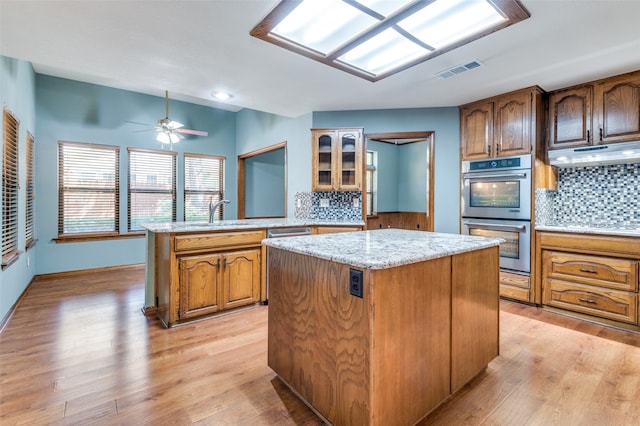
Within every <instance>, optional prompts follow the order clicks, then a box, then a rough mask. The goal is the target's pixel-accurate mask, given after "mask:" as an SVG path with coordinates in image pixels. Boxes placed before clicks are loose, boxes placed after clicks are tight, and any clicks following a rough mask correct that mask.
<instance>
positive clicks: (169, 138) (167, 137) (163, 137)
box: [156, 131, 180, 143]
mask: <svg viewBox="0 0 640 426" xmlns="http://www.w3.org/2000/svg"><path fill="white" fill-rule="evenodd" d="M156 139H157V140H158V141H159V142H162V143H176V142H178V141H179V140H180V137H179V136H178V135H176V134H175V133H172V132H167V131H164V132H160V133H158V137H157V138H156Z"/></svg>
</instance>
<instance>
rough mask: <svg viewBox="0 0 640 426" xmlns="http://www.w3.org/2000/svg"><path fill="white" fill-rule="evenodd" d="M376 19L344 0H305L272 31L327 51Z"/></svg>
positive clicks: (350, 37) (302, 43)
mask: <svg viewBox="0 0 640 426" xmlns="http://www.w3.org/2000/svg"><path fill="white" fill-rule="evenodd" d="M377 22H378V19H376V18H374V17H372V16H369V15H367V14H365V13H363V12H362V11H360V10H358V9H356V8H355V7H353V6H351V5H349V4H348V3H345V2H343V1H342V0H306V1H304V2H303V3H302V4H300V6H298V7H297V8H295V9H294V10H293V12H291V14H289V16H287V17H286V18H285V19H283V20H282V22H280V24H278V25H277V26H276V27H275V28H274V29H273V31H272V33H273V34H276V35H278V36H281V37H284V38H286V39H288V40H291V41H293V42H294V43H298V44H300V45H302V46H306V47H309V48H311V49H313V50H315V51H318V52H320V53H324V54H327V53H329V52H331V51H333V50H334V49H336V48H337V47H339V46H340V45H342V44H343V43H345V42H347V41H348V40H350V39H352V38H353V37H355V36H356V35H357V34H358V33H360V32H362V31H364V30H365V29H366V28H367V27H370V26H372V25H373V24H375V23H377Z"/></svg>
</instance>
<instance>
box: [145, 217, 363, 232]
mask: <svg viewBox="0 0 640 426" xmlns="http://www.w3.org/2000/svg"><path fill="white" fill-rule="evenodd" d="M298 226H364V221H362V220H327V219H287V218H276V219H230V220H216V221H214V222H213V223H208V222H159V223H145V224H143V225H142V227H143V228H145V229H147V230H149V231H151V232H156V233H173V232H175V233H185V232H202V231H232V230H243V229H268V228H289V227H298Z"/></svg>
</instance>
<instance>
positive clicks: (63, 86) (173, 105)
mask: <svg viewBox="0 0 640 426" xmlns="http://www.w3.org/2000/svg"><path fill="white" fill-rule="evenodd" d="M36 105H37V107H36V113H37V118H38V119H37V135H38V137H37V142H36V158H37V164H38V166H37V173H36V194H37V197H38V202H37V206H36V228H37V232H38V238H39V242H38V244H37V246H36V248H37V255H38V264H37V270H36V272H37V273H38V274H46V273H54V272H61V271H72V270H82V269H90V268H101V267H107V266H114V265H123V264H133V263H140V262H144V260H145V242H144V239H143V238H125V239H118V240H103V241H93V242H78V243H55V242H54V241H53V239H54V238H56V237H57V235H58V229H57V220H58V218H57V208H58V200H57V194H58V190H57V147H58V141H59V140H64V141H74V142H89V143H94V144H107V145H117V146H120V147H121V149H120V232H121V233H126V232H127V170H128V152H127V148H128V147H132V148H145V149H154V150H161V149H168V148H166V147H164V148H163V147H162V144H161V143H160V142H158V141H156V140H155V134H154V133H144V132H143V133H134V131H136V130H140V129H142V128H144V127H142V126H138V125H134V124H130V123H126V121H127V120H129V121H136V122H140V123H149V124H155V123H156V122H157V120H158V119H159V118H163V117H164V116H165V103H164V98H163V97H155V96H149V95H143V94H139V93H134V92H128V91H124V90H117V89H111V88H108V87H104V86H98V85H94V84H86V83H81V82H77V81H72V80H66V79H61V78H56V77H50V76H45V75H40V74H39V75H37V77H36ZM169 117H170V118H172V119H174V120H176V121H179V122H181V123H183V124H184V125H185V127H187V128H192V129H198V130H205V131H207V132H209V136H206V137H198V136H190V137H187V138H185V139H183V140H181V141H180V142H178V143H177V144H174V145H173V150H174V151H176V152H178V158H177V178H178V179H177V189H178V197H177V218H178V220H182V219H183V218H184V203H183V197H182V195H181V194H182V191H183V189H184V181H183V170H184V157H183V154H184V153H185V152H189V153H201V154H212V155H222V156H225V157H226V159H227V160H226V161H225V197H227V198H228V199H229V200H231V204H230V205H228V206H226V208H225V217H226V218H228V219H232V218H235V217H236V213H237V208H236V206H237V187H236V176H237V171H236V165H237V161H236V151H235V138H236V135H235V130H236V125H235V113H232V112H228V111H223V110H218V109H213V108H208V107H204V106H199V105H193V104H188V103H184V102H178V101H171V100H170V101H169Z"/></svg>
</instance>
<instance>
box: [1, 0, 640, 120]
mask: <svg viewBox="0 0 640 426" xmlns="http://www.w3.org/2000/svg"><path fill="white" fill-rule="evenodd" d="M277 2H278V1H277V0H214V1H211V0H209V1H204V0H199V1H185V0H181V1H179V0H164V1H152V0H144V1H133V0H132V1H113V0H100V1H98V0H89V1H87V0H85V1H58V0H49V1H33V0H0V28H1V29H0V54H2V55H4V56H10V57H14V58H19V59H23V60H27V61H30V62H32V63H33V66H34V69H35V71H36V72H38V73H42V74H48V75H52V76H57V77H63V78H70V79H74V80H79V81H84V82H89V83H96V84H100V85H104V86H109V87H114V88H119V89H125V90H131V91H135V92H140V93H146V94H151V95H156V96H163V95H164V90H165V89H168V90H169V96H170V97H171V98H173V99H178V100H183V101H187V102H192V103H197V104H202V105H209V106H214V107H218V108H224V109H228V110H232V111H238V110H240V109H242V108H251V109H255V110H260V111H265V112H270V113H274V114H281V115H285V116H290V117H295V116H299V115H302V114H306V113H309V112H311V111H334V110H353V109H383V108H407V107H409V108H411V107H437V106H456V105H461V104H464V103H467V102H470V101H474V100H477V99H481V98H484V97H488V96H492V95H496V94H500V93H504V92H508V91H510V90H515V89H519V88H523V87H527V86H531V85H535V84H537V85H539V86H541V87H542V88H543V89H545V90H547V91H550V90H555V89H558V88H561V87H566V86H570V85H572V84H576V83H581V82H586V81H590V80H594V79H597V78H601V77H607V76H611V75H615V74H621V73H624V72H628V71H634V70H637V69H640V24H639V23H638V17H640V0H521V3H522V4H523V5H524V6H525V8H526V9H527V10H529V12H530V13H531V18H529V19H528V20H525V21H523V22H520V23H518V24H516V25H513V26H511V27H509V28H507V29H505V30H503V31H500V32H497V33H494V34H492V35H490V36H488V37H485V38H483V39H480V40H476V41H475V42H473V43H470V44H468V45H466V46H464V47H462V48H460V49H457V50H455V51H452V52H448V53H445V54H444V55H442V56H439V57H437V58H435V59H432V60H430V61H427V62H424V63H422V64H420V65H417V66H415V67H413V68H410V69H408V70H406V71H403V72H401V73H399V74H395V75H393V76H391V77H388V78H386V79H383V80H381V81H378V82H376V83H371V82H369V81H366V80H363V79H361V78H358V77H355V76H352V75H350V74H347V73H344V72H342V71H339V70H336V69H333V68H331V67H329V66H326V65H323V64H321V63H318V62H315V61H313V60H311V59H307V58H305V57H302V56H299V55H296V54H294V53H292V52H289V51H286V50H284V49H282V48H279V47H277V46H275V45H272V44H270V43H266V42H264V41H261V40H258V39H256V38H253V37H251V36H250V35H249V32H250V31H251V29H252V28H253V27H254V26H255V25H256V24H257V23H258V22H259V21H260V20H261V19H262V18H263V17H264V16H265V15H266V14H267V13H268V12H269V11H270V10H271V9H272V7H273V6H275V4H276V3H277ZM475 59H477V60H480V61H481V62H483V63H484V66H483V67H481V68H478V69H475V70H473V71H468V72H466V73H464V74H461V75H458V76H455V77H452V78H449V79H442V78H439V77H437V76H435V74H436V73H438V72H440V71H443V70H445V69H447V68H450V67H452V66H455V65H459V64H463V63H467V62H470V61H472V60H475ZM217 90H225V91H229V92H231V93H233V95H234V97H233V99H231V100H230V101H228V102H225V103H220V102H215V101H214V100H213V98H212V95H211V93H212V92H213V91H217Z"/></svg>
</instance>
